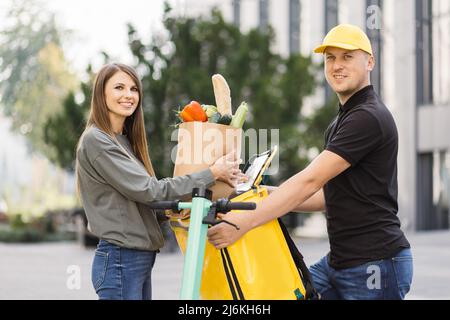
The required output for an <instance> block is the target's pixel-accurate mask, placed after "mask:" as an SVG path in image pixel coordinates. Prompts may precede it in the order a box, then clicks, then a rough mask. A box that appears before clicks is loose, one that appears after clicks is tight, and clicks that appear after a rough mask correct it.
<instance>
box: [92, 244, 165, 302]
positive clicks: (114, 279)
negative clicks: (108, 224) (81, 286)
mask: <svg viewBox="0 0 450 320" xmlns="http://www.w3.org/2000/svg"><path fill="white" fill-rule="evenodd" d="M155 258H156V251H144V250H135V249H127V248H122V247H119V246H117V245H115V244H112V243H109V242H107V241H105V240H100V242H99V244H98V246H97V249H96V250H95V256H94V261H93V263H92V285H93V286H94V289H95V292H96V293H97V295H98V297H99V299H100V300H151V299H152V268H153V265H154V263H155Z"/></svg>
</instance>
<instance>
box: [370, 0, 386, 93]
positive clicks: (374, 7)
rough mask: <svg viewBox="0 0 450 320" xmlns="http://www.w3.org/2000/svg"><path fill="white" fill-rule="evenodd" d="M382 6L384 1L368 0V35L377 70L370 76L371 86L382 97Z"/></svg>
mask: <svg viewBox="0 0 450 320" xmlns="http://www.w3.org/2000/svg"><path fill="white" fill-rule="evenodd" d="M382 5H383V0H366V7H367V10H366V33H367V36H368V37H369V39H370V43H371V44H372V52H373V56H374V58H375V68H374V69H373V71H372V72H371V74H370V79H371V81H370V82H371V84H372V85H373V87H374V88H375V91H376V92H377V93H378V94H379V95H380V96H381V65H382V60H381V57H382V56H381V50H382V47H381V45H382V37H381V27H382V21H381V19H382V14H381V12H382V11H381V10H382Z"/></svg>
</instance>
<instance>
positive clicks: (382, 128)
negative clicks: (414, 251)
mask: <svg viewBox="0 0 450 320" xmlns="http://www.w3.org/2000/svg"><path fill="white" fill-rule="evenodd" d="M325 149H326V150H328V151H331V152H333V153H335V154H337V155H339V156H341V157H342V158H344V159H345V160H347V161H348V162H349V163H350V164H351V166H350V167H349V168H348V169H347V170H345V171H344V172H342V173H341V174H339V175H338V176H336V177H335V178H333V179H331V180H330V181H328V183H326V184H325V186H324V188H323V189H324V194H325V204H326V217H327V228H328V235H329V240H330V253H329V256H328V261H329V264H330V265H331V266H332V267H333V268H335V269H343V268H350V267H354V266H358V265H361V264H363V263H366V262H369V261H374V260H380V259H385V258H389V257H392V256H394V255H395V254H396V253H398V252H399V251H400V250H401V249H402V248H407V247H409V243H408V240H407V239H406V237H405V235H404V234H403V232H402V230H401V229H400V220H399V219H398V217H397V211H398V204H397V150H398V135H397V128H396V125H395V122H394V119H393V117H392V115H391V113H390V112H389V110H388V109H387V108H386V106H385V105H384V104H383V102H382V101H381V100H380V98H379V97H378V95H377V94H376V93H375V91H374V90H373V87H372V86H367V87H365V88H363V89H361V90H360V91H358V92H357V93H355V94H354V95H353V96H352V97H351V98H350V99H349V100H348V101H347V102H346V103H345V104H344V105H339V114H338V116H337V117H336V119H335V120H334V121H333V122H332V123H331V124H330V126H329V127H328V129H327V131H326V132H325Z"/></svg>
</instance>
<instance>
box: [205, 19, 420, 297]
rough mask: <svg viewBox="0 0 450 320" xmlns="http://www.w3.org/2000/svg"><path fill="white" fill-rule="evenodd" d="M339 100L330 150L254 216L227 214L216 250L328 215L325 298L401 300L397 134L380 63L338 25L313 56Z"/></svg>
mask: <svg viewBox="0 0 450 320" xmlns="http://www.w3.org/2000/svg"><path fill="white" fill-rule="evenodd" d="M314 51H315V52H316V53H323V55H324V59H325V70H324V71H325V77H326V79H327V82H328V84H329V85H330V86H331V88H332V89H333V90H334V91H335V92H336V94H337V96H338V98H339V102H340V103H339V114H338V116H337V117H336V119H335V120H334V121H333V122H332V123H331V124H330V126H329V128H328V129H327V131H326V133H325V150H324V151H323V152H322V153H321V154H319V156H317V157H316V158H315V159H314V160H313V161H312V162H311V163H310V164H309V165H308V166H307V167H306V168H305V169H304V170H302V171H301V172H299V173H297V174H296V175H294V176H293V177H291V178H290V179H288V180H287V181H285V182H284V183H283V184H282V185H281V186H280V187H278V188H277V189H276V190H275V191H273V192H272V193H271V194H270V195H269V197H267V198H266V199H265V200H264V201H263V202H261V203H260V204H258V206H257V208H256V210H255V211H253V212H239V213H228V214H226V215H221V218H223V219H225V220H228V221H230V222H232V223H234V224H236V225H238V226H239V227H240V229H239V230H237V229H236V228H233V227H232V226H230V225H228V224H224V223H221V224H219V225H216V226H214V227H212V228H210V229H209V231H208V239H209V241H210V242H211V243H212V244H213V245H214V246H215V247H216V248H224V247H226V246H229V245H230V244H232V243H234V242H235V241H237V240H238V239H239V238H240V237H241V236H243V235H244V234H245V233H246V232H247V231H249V230H250V229H252V228H255V227H258V226H260V225H262V224H265V223H267V222H269V221H271V220H273V219H276V218H278V217H280V216H282V215H284V214H286V213H288V212H290V211H306V212H311V211H324V210H325V211H326V218H327V228H328V235H329V241H330V252H329V253H328V255H327V256H325V257H324V258H322V259H321V260H320V261H319V262H318V263H316V264H315V265H313V266H311V268H310V271H311V274H312V277H313V282H314V285H315V287H316V289H317V291H318V292H319V293H320V294H321V296H322V298H323V299H403V298H404V297H405V295H406V294H407V293H408V291H409V288H410V285H411V282H412V268H413V267H412V254H411V250H410V245H409V243H408V240H407V239H406V237H405V235H404V234H403V232H402V231H401V229H400V221H399V219H398V217H397V210H398V205H397V149H398V136H397V129H396V125H395V122H394V119H393V117H392V115H391V113H390V112H389V111H388V109H387V108H386V106H385V105H384V104H383V102H382V101H381V99H380V98H379V96H378V95H377V94H376V93H375V92H374V90H373V87H372V86H371V85H370V72H371V71H372V69H373V67H374V65H375V61H374V58H373V55H372V48H371V44H370V41H369V39H368V37H367V35H366V34H365V33H364V32H363V31H362V30H361V29H359V28H358V27H355V26H352V25H339V26H337V27H335V28H333V29H332V30H331V31H330V32H329V33H328V34H327V36H326V37H325V39H324V41H323V44H322V45H321V46H319V47H317V48H316V49H315V50H314Z"/></svg>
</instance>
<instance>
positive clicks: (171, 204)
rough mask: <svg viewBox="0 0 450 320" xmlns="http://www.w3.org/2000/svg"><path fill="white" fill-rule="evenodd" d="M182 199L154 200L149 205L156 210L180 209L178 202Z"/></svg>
mask: <svg viewBox="0 0 450 320" xmlns="http://www.w3.org/2000/svg"><path fill="white" fill-rule="evenodd" d="M179 202H180V201H178V200H177V201H154V202H151V203H150V204H149V205H148V206H149V207H150V208H152V209H156V210H173V211H178V203H179Z"/></svg>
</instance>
